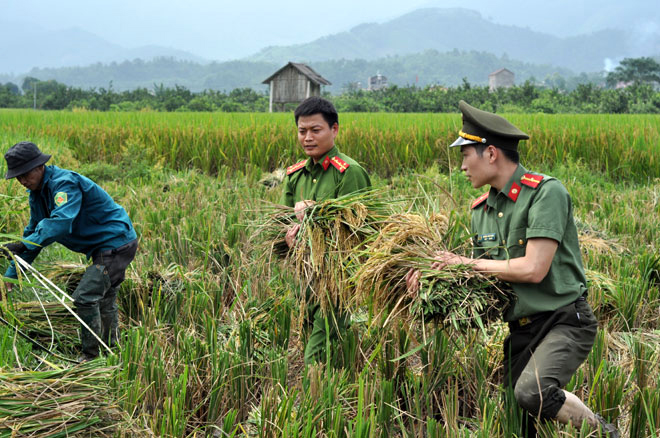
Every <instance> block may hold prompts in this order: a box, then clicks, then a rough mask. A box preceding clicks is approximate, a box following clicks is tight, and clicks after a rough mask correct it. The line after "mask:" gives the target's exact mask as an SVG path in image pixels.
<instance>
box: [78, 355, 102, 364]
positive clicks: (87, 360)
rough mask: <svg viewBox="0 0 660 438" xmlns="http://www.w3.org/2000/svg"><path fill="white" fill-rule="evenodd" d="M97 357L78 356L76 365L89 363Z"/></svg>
mask: <svg viewBox="0 0 660 438" xmlns="http://www.w3.org/2000/svg"><path fill="white" fill-rule="evenodd" d="M97 357H98V356H92V355H90V354H86V353H83V354H81V355H80V356H78V358H77V361H78V363H84V362H89V361H90V360H94V359H96V358H97Z"/></svg>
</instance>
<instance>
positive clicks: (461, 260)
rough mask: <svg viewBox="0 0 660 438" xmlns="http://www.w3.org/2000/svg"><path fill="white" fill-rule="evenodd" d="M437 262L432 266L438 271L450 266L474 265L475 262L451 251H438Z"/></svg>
mask: <svg viewBox="0 0 660 438" xmlns="http://www.w3.org/2000/svg"><path fill="white" fill-rule="evenodd" d="M435 260H436V261H435V262H433V263H432V264H431V269H437V270H438V271H440V270H442V269H444V267H445V266H449V265H472V264H474V260H472V259H471V258H468V257H463V256H459V255H458V254H454V253H453V252H449V251H438V252H437V253H435Z"/></svg>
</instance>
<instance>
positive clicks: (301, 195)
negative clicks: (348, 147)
mask: <svg viewBox="0 0 660 438" xmlns="http://www.w3.org/2000/svg"><path fill="white" fill-rule="evenodd" d="M283 185H284V189H283V191H282V197H281V198H280V203H281V204H284V205H288V206H289V207H293V206H294V205H295V204H296V202H298V201H303V200H311V201H325V200H328V199H334V198H337V197H339V196H342V195H346V194H348V193H353V192H356V191H358V190H362V189H366V188H369V187H371V180H370V179H369V175H368V174H367V172H366V171H365V170H364V169H363V168H362V167H361V166H360V165H359V164H358V163H357V161H355V160H354V159H352V158H351V157H349V156H347V155H345V154H342V153H341V152H339V150H338V149H337V147H336V146H333V148H332V149H330V150H329V151H328V153H327V154H325V155H324V156H323V157H322V158H321V159H320V160H319V162H318V163H314V160H312V159H311V158H308V159H307V160H304V161H301V162H299V163H297V164H294V165H293V166H289V167H288V168H287V175H286V177H285V178H284V183H283Z"/></svg>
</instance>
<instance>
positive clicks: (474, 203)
mask: <svg viewBox="0 0 660 438" xmlns="http://www.w3.org/2000/svg"><path fill="white" fill-rule="evenodd" d="M489 193H490V190H489V191H487V192H486V193H484V194H483V195H481V196H479V197H478V198H477V199H475V200H474V202H473V203H472V207H471V208H476V207H478V206H480V205H481V203H482V202H484V201H485V200H486V199H488V194H489Z"/></svg>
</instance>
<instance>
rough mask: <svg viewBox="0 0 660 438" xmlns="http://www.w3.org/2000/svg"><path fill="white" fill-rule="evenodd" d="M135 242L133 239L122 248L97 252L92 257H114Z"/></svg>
mask: <svg viewBox="0 0 660 438" xmlns="http://www.w3.org/2000/svg"><path fill="white" fill-rule="evenodd" d="M135 240H136V239H133V240H131V241H130V242H128V243H126V244H124V245H122V246H118V247H117V248H113V249H107V250H105V251H97V252H96V253H94V256H96V257H98V256H109V255H115V254H117V253H118V252H120V251H123V250H124V249H125V248H128V247H129V246H131V245H132V244H133V242H135Z"/></svg>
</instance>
